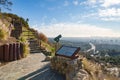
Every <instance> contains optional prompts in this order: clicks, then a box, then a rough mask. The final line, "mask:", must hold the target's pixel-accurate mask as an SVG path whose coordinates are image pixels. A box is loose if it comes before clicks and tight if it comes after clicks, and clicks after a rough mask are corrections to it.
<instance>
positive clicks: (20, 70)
mask: <svg viewBox="0 0 120 80" xmlns="http://www.w3.org/2000/svg"><path fill="white" fill-rule="evenodd" d="M44 59H45V55H43V54H42V53H36V54H30V55H29V56H28V57H27V58H24V59H21V60H18V61H13V62H10V63H8V64H6V65H4V66H1V67H0V80H17V79H20V78H22V77H24V76H25V75H28V74H30V73H32V72H35V71H37V70H39V69H41V68H42V67H44V66H45V65H47V64H49V62H45V61H44Z"/></svg>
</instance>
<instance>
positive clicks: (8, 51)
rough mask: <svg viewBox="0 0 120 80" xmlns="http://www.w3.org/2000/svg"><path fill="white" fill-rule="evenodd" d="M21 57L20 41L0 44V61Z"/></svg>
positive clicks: (21, 46) (21, 47) (21, 45)
mask: <svg viewBox="0 0 120 80" xmlns="http://www.w3.org/2000/svg"><path fill="white" fill-rule="evenodd" d="M23 57H24V55H23V44H22V43H10V44H4V45H2V46H0V61H7V62H8V61H14V60H18V59H21V58H23Z"/></svg>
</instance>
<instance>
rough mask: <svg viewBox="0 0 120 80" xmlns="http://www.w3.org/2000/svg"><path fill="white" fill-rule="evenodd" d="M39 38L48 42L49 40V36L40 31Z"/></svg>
mask: <svg viewBox="0 0 120 80" xmlns="http://www.w3.org/2000/svg"><path fill="white" fill-rule="evenodd" d="M38 38H39V39H40V40H42V41H44V42H46V43H47V42H48V38H47V37H46V35H44V34H43V33H39V34H38Z"/></svg>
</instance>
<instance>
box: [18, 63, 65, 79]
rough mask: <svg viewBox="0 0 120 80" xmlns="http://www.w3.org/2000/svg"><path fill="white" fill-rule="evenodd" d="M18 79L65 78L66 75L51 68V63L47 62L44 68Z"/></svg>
mask: <svg viewBox="0 0 120 80" xmlns="http://www.w3.org/2000/svg"><path fill="white" fill-rule="evenodd" d="M18 80H65V75H62V74H59V73H57V72H56V71H53V70H51V69H50V66H49V64H47V65H46V66H44V67H43V68H41V69H39V70H37V71H35V72H32V73H30V74H28V75H26V76H24V77H21V78H19V79H18Z"/></svg>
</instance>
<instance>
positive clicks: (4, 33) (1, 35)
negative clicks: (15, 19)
mask: <svg viewBox="0 0 120 80" xmlns="http://www.w3.org/2000/svg"><path fill="white" fill-rule="evenodd" d="M7 38H8V32H7V31H6V30H5V29H2V28H0V39H1V40H6V39H7Z"/></svg>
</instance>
